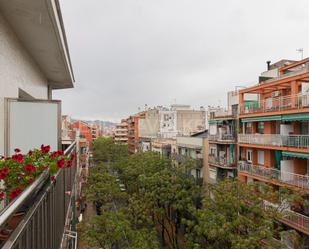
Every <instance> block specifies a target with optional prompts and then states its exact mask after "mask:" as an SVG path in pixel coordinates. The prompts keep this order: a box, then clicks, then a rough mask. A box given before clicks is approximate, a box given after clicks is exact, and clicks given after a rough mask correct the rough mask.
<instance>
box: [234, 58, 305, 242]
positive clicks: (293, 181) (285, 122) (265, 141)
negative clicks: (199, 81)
mask: <svg viewBox="0 0 309 249" xmlns="http://www.w3.org/2000/svg"><path fill="white" fill-rule="evenodd" d="M262 76H263V77H262V81H261V82H260V83H259V84H257V85H254V86H252V87H248V88H245V89H243V90H240V91H239V103H240V113H239V119H240V128H239V131H240V134H239V135H238V143H239V148H240V159H241V160H240V162H239V165H238V177H239V179H240V180H242V181H245V182H252V181H263V182H266V183H268V184H271V185H272V186H274V188H276V187H278V186H285V187H288V188H290V189H293V190H295V191H301V192H304V193H308V191H309V122H308V121H309V58H307V59H304V60H301V61H296V62H293V61H287V60H283V61H280V62H278V63H275V64H273V65H270V64H269V65H268V70H267V71H266V72H264V73H262ZM266 76H267V78H266V79H265V77H266ZM260 79H261V77H260ZM252 96H255V97H256V100H252ZM281 221H282V223H283V224H285V225H286V227H287V228H293V229H295V230H297V231H298V232H299V234H300V235H301V236H302V237H303V238H305V237H306V235H307V236H308V235H309V208H308V207H307V206H301V207H298V208H297V209H296V208H295V207H294V206H293V205H292V206H291V207H290V208H289V209H288V210H287V213H286V214H285V215H283V217H282V219H281ZM307 239H308V237H307Z"/></svg>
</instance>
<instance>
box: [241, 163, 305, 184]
mask: <svg viewBox="0 0 309 249" xmlns="http://www.w3.org/2000/svg"><path fill="white" fill-rule="evenodd" d="M238 172H243V173H246V174H249V175H251V176H256V177H258V178H262V179H264V180H265V181H276V182H279V183H282V184H283V185H289V186H293V187H297V188H301V189H305V190H308V189H309V175H299V174H294V173H291V172H286V171H281V170H278V169H275V168H267V167H264V166H259V165H252V164H249V163H246V162H240V163H239V164H238Z"/></svg>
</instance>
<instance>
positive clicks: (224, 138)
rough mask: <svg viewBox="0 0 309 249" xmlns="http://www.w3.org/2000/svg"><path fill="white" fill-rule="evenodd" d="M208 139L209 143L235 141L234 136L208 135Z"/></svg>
mask: <svg viewBox="0 0 309 249" xmlns="http://www.w3.org/2000/svg"><path fill="white" fill-rule="evenodd" d="M208 139H209V140H211V141H235V136H234V135H232V134H216V135H209V136H208Z"/></svg>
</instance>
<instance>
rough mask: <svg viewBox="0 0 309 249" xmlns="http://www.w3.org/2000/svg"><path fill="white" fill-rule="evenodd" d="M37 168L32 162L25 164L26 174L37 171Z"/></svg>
mask: <svg viewBox="0 0 309 249" xmlns="http://www.w3.org/2000/svg"><path fill="white" fill-rule="evenodd" d="M35 170H36V168H35V167H34V166H33V165H32V164H26V165H25V172H26V174H29V173H31V172H35Z"/></svg>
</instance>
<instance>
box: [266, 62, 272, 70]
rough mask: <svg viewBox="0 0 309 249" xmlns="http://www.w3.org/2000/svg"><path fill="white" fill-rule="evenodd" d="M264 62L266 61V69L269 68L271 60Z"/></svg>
mask: <svg viewBox="0 0 309 249" xmlns="http://www.w3.org/2000/svg"><path fill="white" fill-rule="evenodd" d="M266 63H267V70H269V69H270V63H271V61H266Z"/></svg>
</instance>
